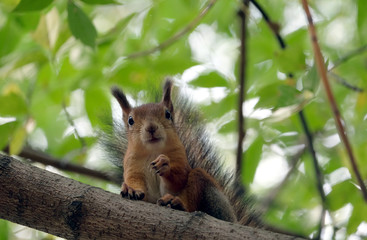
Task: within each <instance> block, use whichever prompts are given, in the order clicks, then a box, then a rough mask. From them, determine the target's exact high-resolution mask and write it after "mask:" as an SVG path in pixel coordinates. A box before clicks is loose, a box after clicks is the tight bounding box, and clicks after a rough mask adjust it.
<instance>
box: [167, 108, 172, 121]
mask: <svg viewBox="0 0 367 240" xmlns="http://www.w3.org/2000/svg"><path fill="white" fill-rule="evenodd" d="M166 118H167V119H168V120H172V115H171V113H170V112H169V111H168V110H166Z"/></svg>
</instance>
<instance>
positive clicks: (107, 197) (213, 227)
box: [0, 154, 294, 239]
mask: <svg viewBox="0 0 367 240" xmlns="http://www.w3.org/2000/svg"><path fill="white" fill-rule="evenodd" d="M0 218H3V219H6V220H9V221H12V222H15V223H19V224H22V225H25V226H29V227H31V228H35V229H38V230H41V231H44V232H48V233H51V234H53V235H56V236H60V237H63V238H66V239H255V238H258V239H294V237H290V236H287V235H281V234H277V233H273V232H268V231H265V230H260V229H254V228H250V227H246V226H241V225H238V224H233V223H228V222H223V221H220V220H217V219H215V218H212V217H210V216H208V215H206V214H203V213H200V212H195V213H187V212H181V211H176V210H172V209H168V208H164V207H158V206H156V205H154V204H149V203H145V202H142V201H130V200H125V199H121V197H120V196H119V195H118V194H114V193H110V192H106V191H104V190H102V189H100V188H96V187H92V186H89V185H86V184H83V183H80V182H78V181H75V180H72V179H69V178H66V177H63V176H60V175H57V174H54V173H51V172H48V171H46V170H42V169H39V168H37V167H34V166H32V165H28V164H25V163H22V162H21V161H19V160H15V159H13V158H11V157H8V156H5V155H1V154H0Z"/></svg>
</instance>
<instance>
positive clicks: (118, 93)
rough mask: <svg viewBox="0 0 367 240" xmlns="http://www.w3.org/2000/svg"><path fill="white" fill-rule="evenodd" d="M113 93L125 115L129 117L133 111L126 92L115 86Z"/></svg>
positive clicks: (112, 89)
mask: <svg viewBox="0 0 367 240" xmlns="http://www.w3.org/2000/svg"><path fill="white" fill-rule="evenodd" d="M111 93H112V95H113V96H114V97H115V98H116V100H117V101H118V103H119V104H120V106H121V108H122V111H123V113H124V114H126V115H128V114H129V113H130V111H131V106H130V103H129V101H127V98H126V96H125V94H124V92H123V91H122V90H121V89H119V88H118V87H117V86H113V87H112V88H111Z"/></svg>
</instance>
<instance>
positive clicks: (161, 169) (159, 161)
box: [151, 154, 170, 176]
mask: <svg viewBox="0 0 367 240" xmlns="http://www.w3.org/2000/svg"><path fill="white" fill-rule="evenodd" d="M151 165H152V168H153V169H154V170H156V171H155V173H156V174H158V175H159V176H163V175H166V174H167V173H169V171H170V166H169V158H168V157H167V156H166V155H164V154H161V155H159V156H158V157H157V158H156V159H155V160H154V161H153V162H151Z"/></svg>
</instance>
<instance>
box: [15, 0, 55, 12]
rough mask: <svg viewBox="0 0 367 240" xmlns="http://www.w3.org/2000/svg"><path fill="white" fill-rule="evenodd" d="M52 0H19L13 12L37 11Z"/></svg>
mask: <svg viewBox="0 0 367 240" xmlns="http://www.w3.org/2000/svg"><path fill="white" fill-rule="evenodd" d="M52 1H53V0H21V1H20V3H19V4H18V5H17V7H16V8H15V9H14V12H30V11H39V10H42V9H44V8H46V7H47V6H48V5H50V4H51V3H52Z"/></svg>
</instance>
